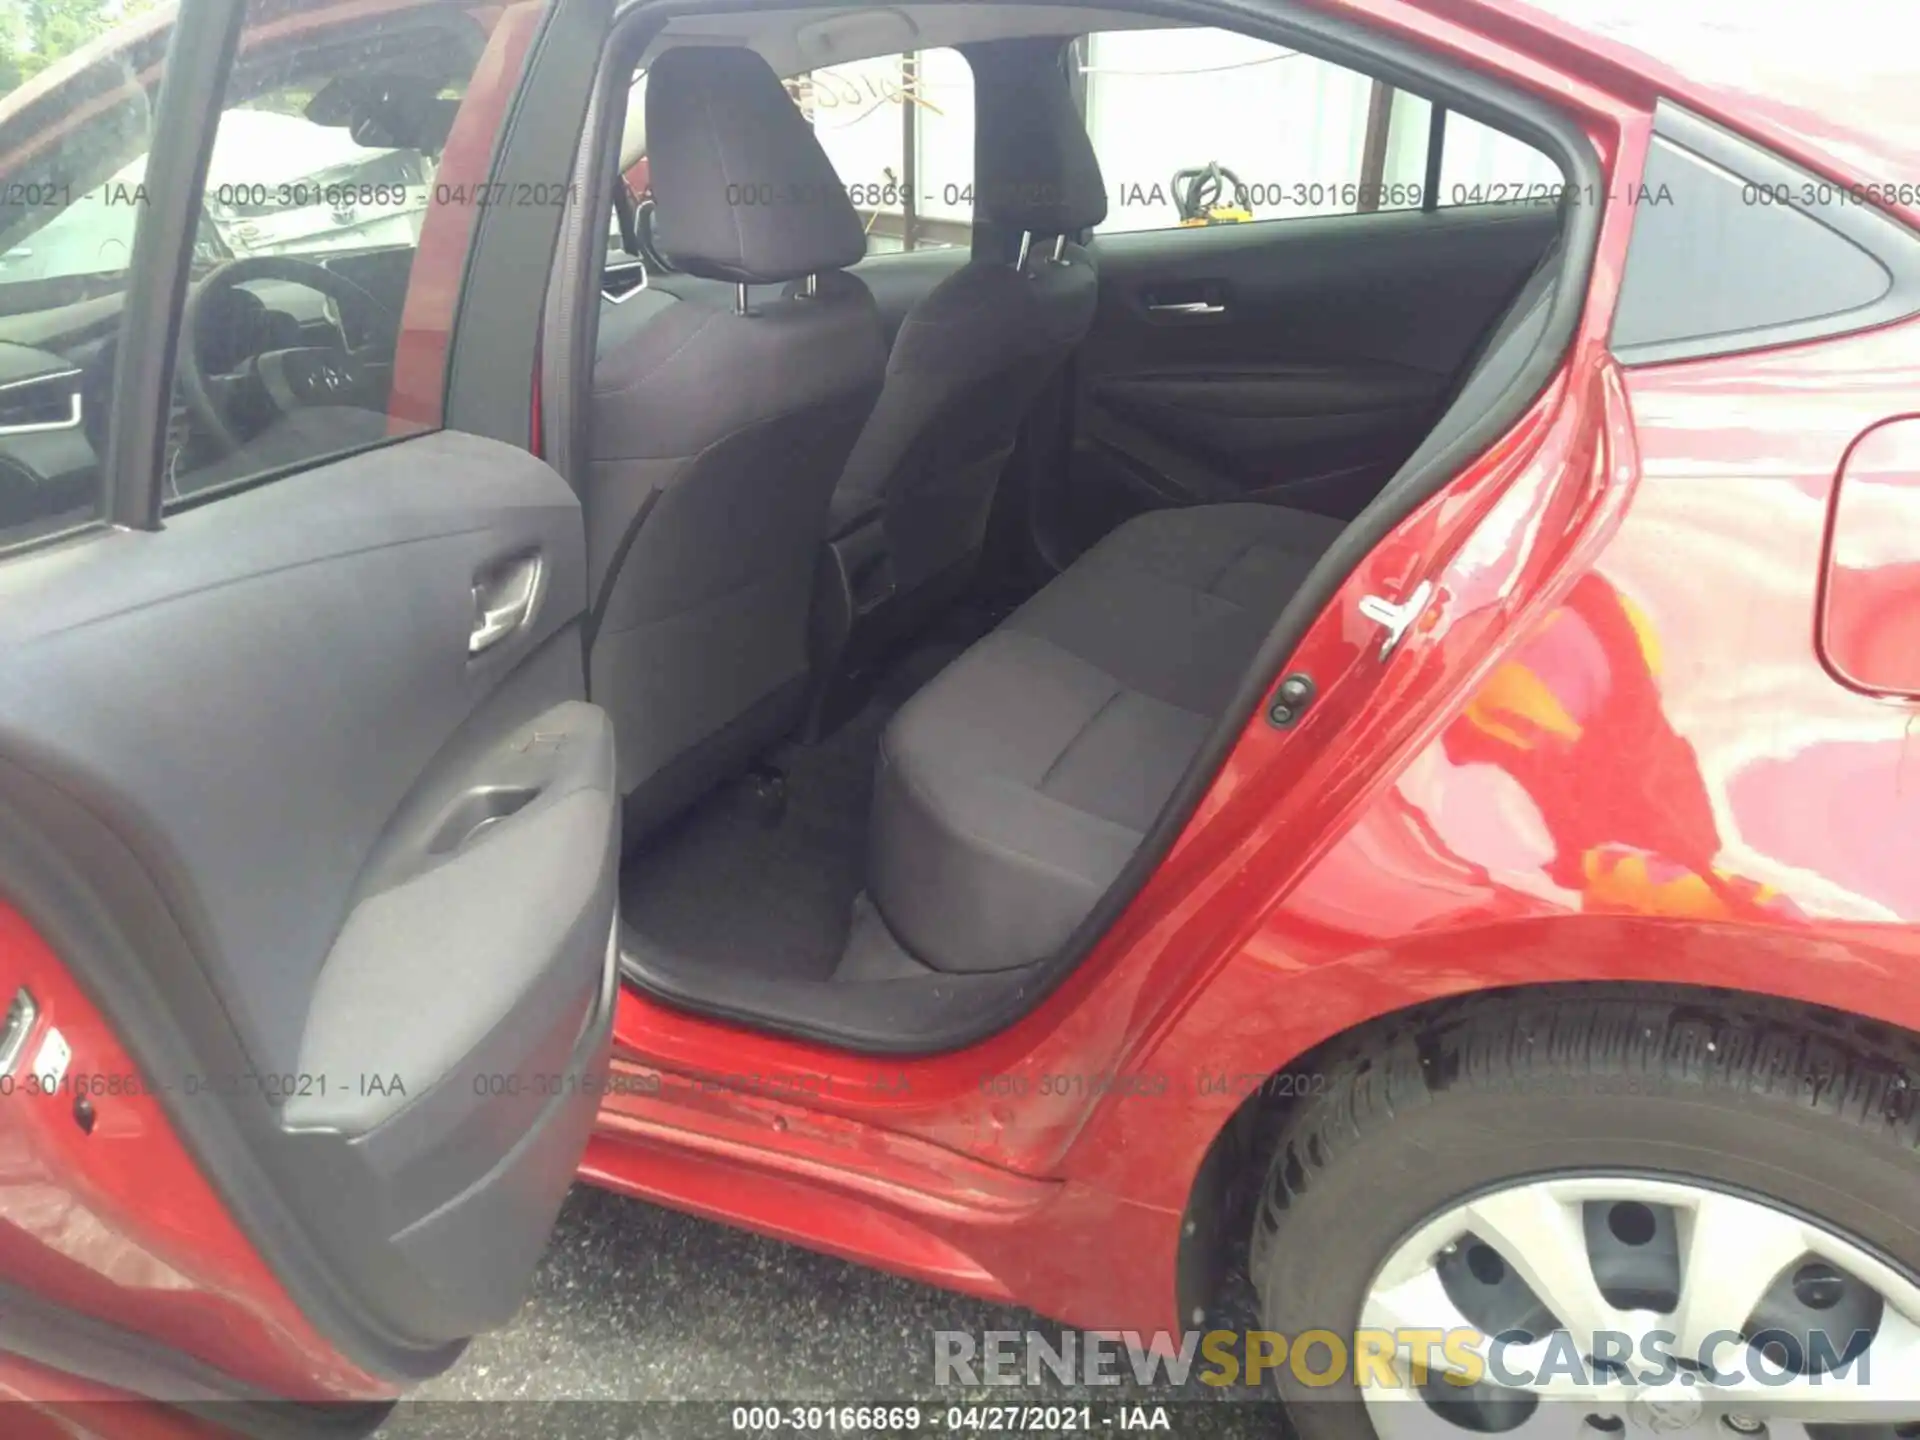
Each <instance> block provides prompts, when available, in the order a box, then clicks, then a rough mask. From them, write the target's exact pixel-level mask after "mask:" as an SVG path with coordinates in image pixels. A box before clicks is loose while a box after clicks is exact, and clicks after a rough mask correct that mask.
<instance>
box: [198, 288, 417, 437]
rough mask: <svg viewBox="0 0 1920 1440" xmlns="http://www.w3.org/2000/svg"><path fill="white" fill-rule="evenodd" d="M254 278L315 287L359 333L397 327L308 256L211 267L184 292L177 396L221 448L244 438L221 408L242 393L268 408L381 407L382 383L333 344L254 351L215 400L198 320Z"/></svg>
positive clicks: (272, 411) (278, 411)
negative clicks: (218, 300) (202, 353)
mask: <svg viewBox="0 0 1920 1440" xmlns="http://www.w3.org/2000/svg"><path fill="white" fill-rule="evenodd" d="M252 280H284V281H286V282H287V283H288V284H292V285H300V286H303V287H305V288H306V289H308V290H316V291H318V292H319V293H320V294H322V295H325V296H327V297H328V298H329V299H331V300H332V301H333V302H334V304H335V305H336V306H338V307H339V309H340V316H341V319H342V320H347V319H349V318H350V319H351V320H352V321H353V322H354V323H355V324H356V325H357V326H358V327H359V328H360V330H361V331H362V332H363V333H366V332H372V333H374V334H389V333H396V334H397V333H398V329H399V323H398V321H397V320H396V319H395V317H394V314H393V312H392V311H391V310H389V309H388V308H387V307H386V306H385V305H383V304H382V303H381V302H380V301H378V300H376V299H375V298H374V297H373V296H372V295H370V294H368V293H367V292H366V291H365V290H363V289H361V288H360V287H359V286H358V285H356V284H354V283H353V282H352V281H351V280H349V279H347V278H346V277H345V276H343V275H339V274H337V273H335V272H334V271H332V270H329V269H327V268H326V267H325V266H323V265H316V264H314V263H313V262H312V261H310V260H296V259H294V258H293V257H292V256H290V255H249V256H245V257H243V258H241V259H239V260H229V261H227V262H226V263H225V264H223V265H220V266H218V267H217V268H215V269H214V270H213V271H211V272H210V273H209V274H208V275H207V277H206V278H205V279H204V280H202V281H201V282H200V283H199V284H198V285H196V286H194V287H193V288H192V289H191V290H190V291H189V292H188V293H187V304H186V309H185V311H184V314H183V317H182V318H183V327H182V328H183V330H184V332H185V341H186V343H185V344H183V345H182V346H181V347H180V358H179V362H178V364H177V366H176V370H177V372H178V374H177V378H178V380H179V384H180V392H181V398H182V399H183V400H185V402H186V406H187V411H188V413H189V414H190V415H191V416H192V418H193V421H194V425H195V427H196V428H197V429H198V430H199V431H200V432H201V434H202V435H204V436H205V438H206V439H207V440H208V441H210V442H211V443H212V444H213V445H214V446H215V447H216V448H218V450H219V451H220V453H221V454H223V455H230V454H232V453H233V452H234V451H235V450H237V449H239V448H240V445H241V443H242V440H241V436H240V435H239V433H238V432H237V431H236V430H235V429H234V427H233V424H232V422H231V420H230V418H229V413H228V410H227V408H226V406H227V405H229V404H231V403H232V402H233V401H234V400H235V399H236V398H239V397H242V396H244V397H245V399H246V400H247V402H248V404H249V407H250V408H251V409H253V410H254V411H256V412H262V413H267V414H269V415H284V414H285V413H287V412H288V411H290V410H296V409H300V408H302V407H304V406H316V405H349V406H357V407H364V408H367V409H374V408H380V409H384V408H385V404H386V388H387V387H386V383H385V382H384V381H382V379H381V378H380V376H379V375H378V374H377V372H376V371H375V370H374V369H373V368H372V367H369V366H368V365H367V363H366V362H365V361H364V360H363V359H362V358H361V357H360V356H358V355H356V354H355V353H354V352H353V351H351V350H348V349H344V348H342V347H341V346H338V345H326V346H318V345H316V346H301V347H298V348H295V349H288V350H269V351H267V352H265V353H264V354H260V355H256V356H254V357H253V358H252V359H251V360H249V361H248V362H247V368H246V370H245V371H244V372H243V373H241V374H239V375H237V376H234V377H224V376H223V377H220V378H221V380H222V381H223V382H224V383H223V384H222V386H221V390H222V395H223V400H224V402H225V403H223V401H222V400H216V399H215V395H214V387H213V386H211V385H209V383H208V377H207V375H206V373H205V372H204V371H203V370H202V369H201V366H200V339H201V336H200V326H201V323H202V320H203V318H204V317H205V316H206V315H207V314H208V313H209V312H210V311H211V310H213V309H214V308H216V307H214V306H212V305H210V304H209V301H211V300H212V299H213V298H214V297H216V296H219V295H222V294H224V293H225V292H226V291H229V290H231V289H233V288H234V287H235V286H236V285H244V284H246V283H247V282H249V281H252Z"/></svg>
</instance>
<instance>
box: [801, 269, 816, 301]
mask: <svg viewBox="0 0 1920 1440" xmlns="http://www.w3.org/2000/svg"><path fill="white" fill-rule="evenodd" d="M800 293H801V294H802V295H804V296H806V297H807V299H809V300H811V299H813V298H814V297H815V296H816V295H818V294H819V293H820V273H819V272H818V271H815V272H814V273H813V274H811V275H809V276H807V281H806V284H804V285H802V286H801V287H800Z"/></svg>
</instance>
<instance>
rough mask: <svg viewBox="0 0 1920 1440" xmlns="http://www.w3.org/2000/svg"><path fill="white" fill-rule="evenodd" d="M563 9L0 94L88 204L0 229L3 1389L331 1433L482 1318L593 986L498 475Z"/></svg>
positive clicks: (540, 568)
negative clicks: (23, 1177)
mask: <svg viewBox="0 0 1920 1440" xmlns="http://www.w3.org/2000/svg"><path fill="white" fill-rule="evenodd" d="M608 19H609V7H608V6H607V5H606V4H604V3H598V0H522V3H509V4H507V5H504V6H501V5H497V4H488V5H481V6H475V5H469V4H466V3H463V0H453V3H438V0H426V3H422V0H384V3H383V0H375V3H371V4H369V3H367V0H350V3H332V0H329V3H323V4H319V5H315V4H311V3H303V4H294V3H285V0H253V3H250V4H244V5H243V4H240V3H237V0H186V3H185V4H184V5H183V6H182V7H181V12H180V17H179V19H178V22H177V24H170V23H168V21H167V20H166V19H165V18H162V19H160V20H148V21H143V22H136V25H135V27H134V28H133V29H131V30H130V31H128V32H127V33H126V34H125V35H124V36H122V37H120V40H119V42H118V43H110V44H109V45H108V47H107V53H106V54H105V56H104V58H100V59H97V60H96V61H95V62H93V63H92V64H90V65H86V66H84V67H82V68H80V69H77V70H74V71H73V72H72V73H70V74H68V75H66V76H65V77H64V78H62V77H60V76H59V75H58V74H57V73H55V74H53V75H51V76H50V77H49V79H50V81H53V82H57V83H50V84H48V85H43V86H40V87H37V88H35V89H34V90H33V93H32V94H29V93H28V91H26V90H22V91H19V92H16V94H15V95H14V96H12V97H9V98H8V99H7V100H6V101H4V102H0V169H4V170H5V174H4V177H3V178H4V179H5V180H6V181H7V182H8V184H7V193H8V194H9V195H12V194H14V193H16V192H20V191H21V187H22V186H25V185H27V184H30V183H31V184H43V185H45V186H47V187H50V188H48V189H47V190H46V193H47V194H48V195H54V194H65V193H67V192H69V191H70V192H71V193H72V195H74V196H75V197H82V196H84V195H98V194H106V195H107V196H108V198H107V199H106V201H104V202H100V203H98V204H97V205H96V210H97V213H94V214H92V215H89V214H88V213H87V212H86V211H85V210H84V208H76V207H77V204H78V202H77V200H76V202H75V204H74V205H68V206H56V207H53V208H54V210H55V212H56V213H54V214H52V215H51V216H29V217H25V218H23V217H22V215H21V214H20V213H19V212H17V211H15V210H9V211H8V212H6V213H5V214H4V215H0V249H5V250H7V251H8V253H9V254H10V255H13V256H14V257H15V260H16V261H17V260H18V255H19V252H22V251H24V252H27V253H28V254H29V256H34V255H38V256H39V257H40V258H41V259H42V260H44V261H46V265H47V267H51V272H52V273H48V274H37V275H34V276H31V277H28V278H27V279H25V280H21V281H20V282H19V283H17V284H16V283H14V282H13V281H12V280H10V279H9V277H8V275H7V273H6V270H5V268H4V267H0V366H4V367H5V371H4V373H0V382H9V383H12V384H13V388H10V389H9V388H0V1005H4V1003H5V1002H7V1001H9V1000H11V1001H12V1002H13V1004H12V1009H11V1011H10V1012H9V1014H8V1018H7V1021H6V1025H7V1030H6V1032H5V1034H4V1035H0V1062H3V1063H4V1066H5V1072H4V1076H0V1090H5V1092H6V1094H7V1097H8V1098H7V1099H6V1100H5V1101H4V1103H0V1151H4V1153H5V1154H7V1155H8V1156H10V1157H30V1158H28V1159H21V1160H20V1161H19V1165H20V1166H21V1167H24V1169H22V1170H20V1171H19V1173H29V1172H30V1173H31V1175H32V1178H33V1181H34V1183H35V1185H37V1186H38V1187H39V1188H38V1190H37V1191H36V1192H35V1193H36V1194H37V1195H38V1197H39V1198H38V1200H37V1201H36V1204H35V1205H34V1206H25V1205H21V1204H15V1203H13V1202H12V1201H8V1200H0V1312H4V1313H5V1314H6V1315H8V1316H9V1317H13V1318H12V1319H11V1320H9V1321H7V1322H0V1352H6V1351H8V1350H12V1351H14V1352H16V1353H26V1354H28V1355H29V1356H30V1358H32V1359H33V1360H35V1361H36V1362H38V1363H40V1364H43V1365H51V1366H56V1367H58V1368H61V1369H65V1370H68V1371H70V1372H76V1373H80V1374H94V1375H96V1376H97V1377H98V1378H100V1379H104V1380H108V1381H111V1382H113V1383H115V1384H117V1385H122V1386H128V1385H130V1386H132V1387H133V1388H136V1389H145V1390H148V1391H149V1392H151V1391H153V1390H155V1389H169V1388H171V1383H172V1382H169V1381H168V1380H167V1379H166V1378H165V1377H168V1376H172V1377H173V1380H174V1381H175V1382H177V1384H178V1387H179V1389H180V1392H181V1393H182V1394H185V1395H187V1396H200V1395H204V1394H218V1393H233V1394H239V1395H243V1396H245V1395H253V1396H261V1397H265V1396H293V1397H295V1398H305V1399H318V1398H339V1397H348V1396H360V1397H363V1398H378V1397H379V1396H380V1395H381V1394H382V1392H383V1391H385V1392H386V1393H391V1391H392V1389H393V1388H395V1387H397V1386H398V1385H400V1384H404V1382H405V1381H406V1380H407V1379H409V1378H412V1377H417V1376H420V1375H424V1374H427V1373H431V1372H432V1371H434V1370H436V1369H438V1368H442V1367H443V1366H444V1365H445V1364H447V1363H449V1362H450V1360H451V1358H452V1357H453V1356H454V1355H455V1354H457V1352H458V1346H459V1344H460V1342H461V1341H462V1340H463V1339H464V1338H465V1337H467V1336H468V1335H470V1334H472V1333H474V1332H476V1331H478V1330H482V1329H485V1328H487V1327H490V1326H494V1325H498V1324H500V1323H501V1322H503V1321H504V1320H505V1319H507V1318H508V1316H510V1315H511V1314H512V1313H513V1311H514V1309H515V1308H516V1306H517V1305H518V1303H519V1301H520V1299H521V1296H522V1293H523V1291H524V1288H525V1286H526V1284H527V1282H528V1279H529V1277H530V1275H531V1272H532V1269H533V1266H534V1263H535V1261H536V1259H537V1257H538V1255H539V1253H540V1250H541V1248H542V1246H543V1244H544V1242H545V1239H546V1235H547V1233H548V1230H549V1228H550V1227H551V1224H552V1221H553V1217H554V1214H555V1212H556V1211H557V1209H558V1207H559V1204H560V1201H561V1198H562V1196H563V1194H564V1192H565V1190H566V1188H567V1186H568V1184H569V1182H570V1180H571V1178H572V1175H573V1172H574V1169H575V1166H576V1164H577V1162H578V1160H579V1157H580V1154H581V1152H582V1150H583V1148H584V1146H585V1143H586V1139H587V1135H588V1131H589V1129H590V1126H591V1124H592V1120H593V1115H594V1111H595V1108H596V1099H595V1097H596V1094H597V1092H598V1090H599V1088H600V1086H599V1083H598V1081H599V1078H600V1077H601V1076H602V1075H603V1074H604V1071H605V1066H606V1061H607V1036H608V1031H609V1026H610V1023H611V1018H612V1006H613V999H614V987H615V983H616V981H615V969H614V957H613V952H612V936H613V928H614V921H615V876H616V871H617V868H618V849H619V838H618V821H617V806H616V804H615V794H614V761H613V741H612V735H611V731H610V728H609V726H608V724H607V721H606V718H605V716H604V715H603V714H602V713H601V712H600V711H599V710H598V709H597V708H596V707H594V706H592V705H590V704H587V703H586V702H585V700H584V676H583V666H582V652H581V643H580V635H579V620H580V616H581V614H582V611H583V610H584V608H585V602H586V596H585V557H584V530H583V525H582V521H581V515H580V508H579V504H578V501H577V499H576V497H575V495H574V493H573V492H572V490H571V489H570V488H569V486H568V485H567V483H566V482H565V481H564V480H563V479H561V477H560V476H558V475H557V474H556V473H555V472H554V471H553V470H551V469H550V468H548V466H547V465H545V464H544V463H543V462H542V461H541V460H539V459H538V458H536V456H535V455H533V454H532V453H529V448H528V440H529V436H528V431H529V424H530V418H529V411H530V397H531V393H532V379H533V373H534V371H533V367H534V364H535V360H536V357H535V355H534V353H533V352H534V338H533V337H534V336H535V335H536V334H537V333H538V328H539V326H538V316H539V307H540V304H541V300H542V288H543V287H542V285H541V284H540V283H539V278H538V277H540V276H543V275H544V274H545V273H546V269H547V266H548V264H549V261H550V257H551V253H552V247H553V243H554V236H555V234H556V232H557V227H558V224H559V218H560V213H561V209H562V208H563V206H564V204H565V203H566V199H567V197H566V195H565V194H564V193H562V191H563V187H564V185H565V177H567V176H568V175H570V174H571V171H572V158H573V153H574V147H575V145H576V144H577V141H578V134H579V129H580V124H581V120H582V114H583V111H584V107H585V103H586V96H587V94H588V92H589V90H590V88H591V77H592V73H593V65H594V63H595V61H596V59H597V55H598V48H599V44H600V42H601V41H602V39H603V38H604V33H605V30H606V26H607V24H608ZM143 157H144V160H143ZM15 182H18V183H17V184H16V183H15ZM115 185H119V186H121V187H123V191H124V193H120V194H115V193H113V191H112V187H113V186H115ZM136 187H137V188H138V192H139V193H138V194H137V195H136V194H135V188H136ZM549 192H551V193H549ZM118 204H125V205H127V206H131V207H134V209H133V212H132V219H133V221H134V222H135V223H137V240H136V241H134V245H133V249H132V251H131V253H130V254H129V253H128V252H127V250H126V249H125V247H124V243H123V246H122V249H121V251H120V253H119V257H118V263H114V259H113V256H112V254H111V246H110V244H109V242H110V241H113V240H114V237H115V236H116V235H118V234H119V232H118V231H116V230H114V229H113V227H114V226H116V225H119V224H120V222H121V220H122V219H123V218H125V217H123V216H122V215H121V212H120V211H119V210H118V209H117V208H116V206H117V205H118ZM56 221H58V222H60V223H59V225H58V226H56V225H55V222H56ZM90 227H91V228H90ZM50 228H52V229H53V230H54V233H52V234H51V235H50V234H49V233H48V231H49V229H50ZM122 228H124V229H128V230H129V231H130V230H131V229H132V226H131V225H128V226H124V227H122ZM120 239H121V241H122V242H124V240H125V239H126V237H125V236H121V237H120ZM63 247H64V249H63ZM63 254H65V255H67V256H68V257H69V258H68V259H66V260H62V259H61V258H60V257H61V256H62V255H63ZM63 265H64V266H65V267H66V268H65V269H62V268H61V267H62V266H63ZM43 268H46V267H43ZM509 277H511V283H507V282H508V280H509ZM403 315H404V317H405V319H404V324H403V323H402V322H401V317H402V316H403ZM70 417H71V423H69V418H70ZM7 1163H8V1164H9V1165H12V1164H14V1163H15V1162H14V1160H9V1161H8V1162H7ZM169 1166H173V1167H174V1168H169ZM17 1180H18V1174H17V1173H16V1172H15V1171H9V1178H8V1182H7V1183H8V1185H9V1187H11V1188H10V1191H9V1193H11V1194H13V1195H14V1196H15V1197H18V1196H19V1195H20V1194H21V1193H22V1192H21V1190H20V1189H19V1187H18V1185H17V1184H16V1181H17ZM76 1236H84V1242H83V1241H82V1240H77V1239H76ZM20 1317H28V1318H29V1319H30V1320H31V1322H32V1323H30V1324H29V1323H25V1322H23V1321H21V1320H20ZM16 1322H19V1323H16ZM36 1337H37V1338H36ZM49 1337H53V1338H49ZM61 1337H66V1338H68V1339H70V1340H72V1342H73V1343H71V1344H69V1345H67V1346H66V1347H65V1348H64V1349H63V1348H62V1344H61ZM3 1359H4V1353H0V1360H3ZM165 1398H178V1397H177V1396H175V1395H172V1394H169V1395H168V1396H166V1397H165Z"/></svg>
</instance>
